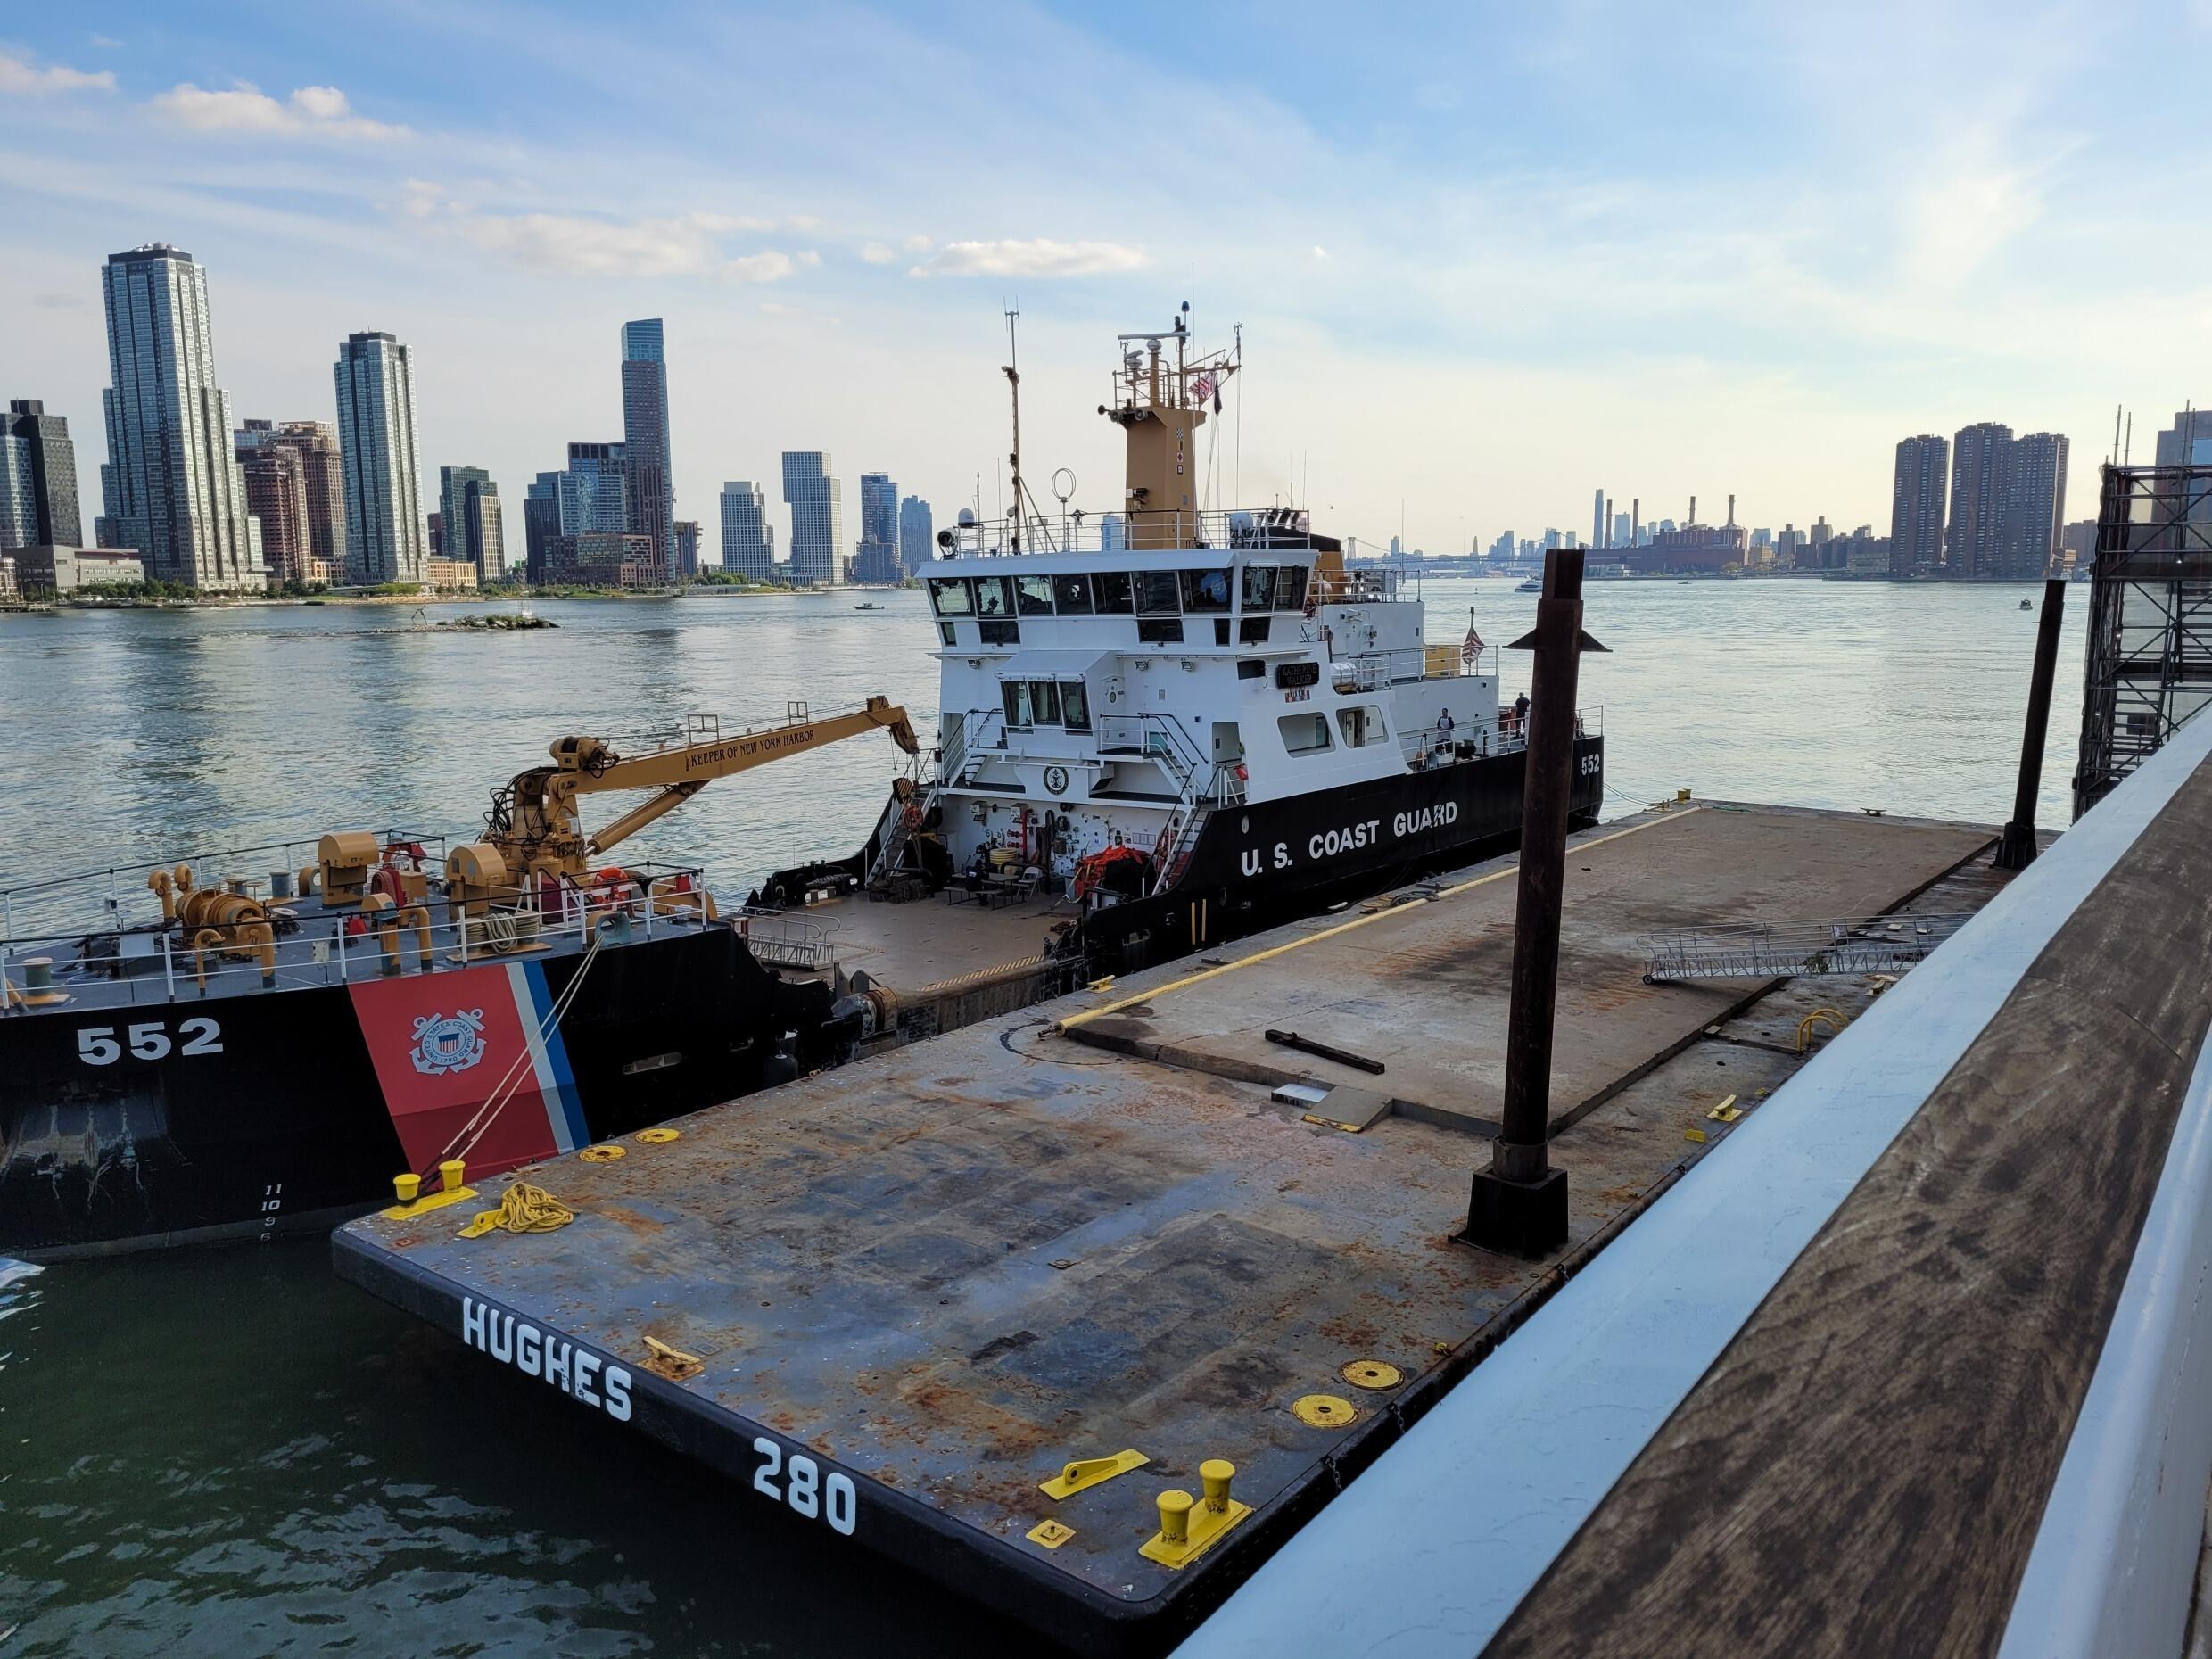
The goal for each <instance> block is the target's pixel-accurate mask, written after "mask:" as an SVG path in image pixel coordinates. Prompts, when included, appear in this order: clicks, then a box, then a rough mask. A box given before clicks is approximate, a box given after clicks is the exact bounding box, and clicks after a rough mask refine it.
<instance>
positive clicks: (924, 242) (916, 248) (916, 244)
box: [899, 0, 2212, 253]
mask: <svg viewBox="0 0 2212 1659" xmlns="http://www.w3.org/2000/svg"><path fill="white" fill-rule="evenodd" d="M2206 4H2208V5H2212V0H2206ZM899 246H901V247H902V248H904V249H905V250H906V251H907V252H909V253H920V252H922V251H923V250H924V249H926V248H927V247H929V237H927V236H909V237H907V238H906V240H905V241H904V242H902V243H899Z"/></svg>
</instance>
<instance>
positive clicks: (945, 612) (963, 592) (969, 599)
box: [929, 576, 976, 616]
mask: <svg viewBox="0 0 2212 1659" xmlns="http://www.w3.org/2000/svg"><path fill="white" fill-rule="evenodd" d="M929 602H930V603H931V604H932V605H934V606H936V607H937V615H940V616H972V615H975V614H976V594H975V590H974V589H972V588H970V586H969V585H968V578H967V577H965V576H932V577H931V578H930V579H929Z"/></svg>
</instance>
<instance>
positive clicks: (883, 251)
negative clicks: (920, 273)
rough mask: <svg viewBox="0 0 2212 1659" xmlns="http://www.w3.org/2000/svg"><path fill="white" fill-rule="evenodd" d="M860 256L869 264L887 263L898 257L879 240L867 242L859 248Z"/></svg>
mask: <svg viewBox="0 0 2212 1659" xmlns="http://www.w3.org/2000/svg"><path fill="white" fill-rule="evenodd" d="M860 256H861V258H862V259H863V260H867V261H868V263H869V264H871V265H888V264H889V263H890V262H891V261H892V260H896V258H898V255H897V254H896V253H895V252H892V251H891V250H890V249H889V248H887V247H885V246H884V245H883V243H880V242H871V243H868V244H867V245H866V246H865V247H863V248H862V249H861V251H860Z"/></svg>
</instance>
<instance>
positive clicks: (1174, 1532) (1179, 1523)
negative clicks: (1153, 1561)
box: [1160, 1487, 1192, 1544]
mask: <svg viewBox="0 0 2212 1659" xmlns="http://www.w3.org/2000/svg"><path fill="white" fill-rule="evenodd" d="M1191 1507H1192V1500H1191V1495H1190V1494H1189V1493H1188V1492H1185V1491H1182V1490H1178V1489H1176V1488H1174V1487H1170V1488H1169V1489H1168V1490H1166V1491H1164V1492H1162V1493H1161V1494H1160V1542H1162V1543H1163V1544H1185V1543H1188V1542H1189V1541H1190V1538H1191Z"/></svg>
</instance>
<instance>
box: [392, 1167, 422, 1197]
mask: <svg viewBox="0 0 2212 1659" xmlns="http://www.w3.org/2000/svg"><path fill="white" fill-rule="evenodd" d="M422 1190H423V1178H422V1176H418V1175H414V1174H408V1175H400V1176H392V1191H393V1192H394V1193H398V1194H399V1198H400V1202H401V1203H402V1204H411V1203H413V1202H414V1201H415V1200H416V1199H417V1196H419V1195H420V1194H421V1193H422Z"/></svg>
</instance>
